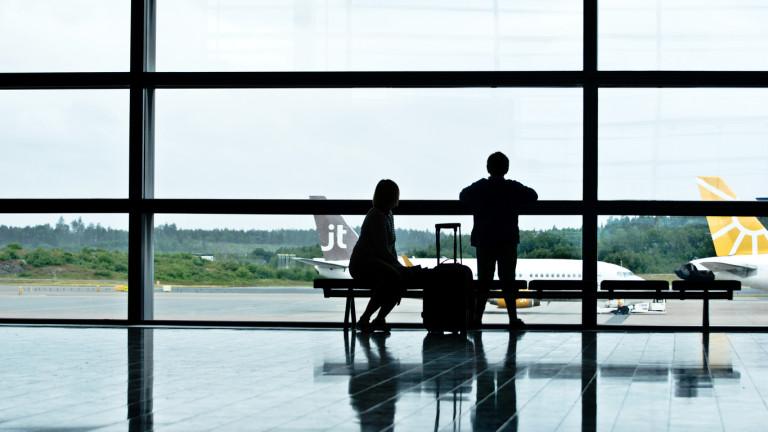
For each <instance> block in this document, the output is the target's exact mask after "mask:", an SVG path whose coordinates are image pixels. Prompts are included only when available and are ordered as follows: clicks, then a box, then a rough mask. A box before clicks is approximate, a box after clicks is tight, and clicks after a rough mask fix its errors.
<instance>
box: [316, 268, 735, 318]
mask: <svg viewBox="0 0 768 432" xmlns="http://www.w3.org/2000/svg"><path fill="white" fill-rule="evenodd" d="M472 286H473V289H474V290H475V291H477V290H478V289H479V286H480V283H479V281H477V280H473V281H472ZM502 286H503V283H502V282H501V281H498V280H494V281H492V282H491V287H490V291H489V295H488V298H495V299H500V298H504V294H503V292H502ZM314 287H315V288H317V289H322V290H323V296H324V297H325V298H345V299H346V304H345V308H344V329H345V330H347V329H349V328H350V327H352V328H354V326H355V325H356V324H357V314H356V311H355V299H356V298H370V297H371V292H372V291H371V288H372V287H371V286H370V285H366V284H365V283H364V282H361V281H359V280H354V279H315V281H314ZM514 289H515V290H517V294H516V295H515V298H518V299H524V298H525V299H538V300H544V299H546V300H583V298H584V295H583V294H584V293H583V282H582V281H581V280H532V281H531V282H530V283H526V281H522V280H517V281H515V283H514ZM740 289H741V282H738V281H722V280H714V281H695V282H694V281H683V280H679V281H673V282H672V286H671V287H670V284H669V283H668V282H667V281H620V280H605V281H602V283H601V284H600V290H598V291H597V298H598V299H599V300H617V299H653V300H702V301H703V307H702V326H703V327H704V328H709V300H733V292H734V291H738V290H740ZM403 298H424V290H423V288H422V287H417V286H413V287H406V290H405V293H404V294H403Z"/></svg>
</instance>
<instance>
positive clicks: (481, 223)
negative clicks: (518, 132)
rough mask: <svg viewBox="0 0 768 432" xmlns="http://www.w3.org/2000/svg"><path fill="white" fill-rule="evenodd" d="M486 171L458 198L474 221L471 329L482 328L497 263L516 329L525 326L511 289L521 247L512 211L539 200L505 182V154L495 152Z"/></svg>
mask: <svg viewBox="0 0 768 432" xmlns="http://www.w3.org/2000/svg"><path fill="white" fill-rule="evenodd" d="M487 168H488V174H490V176H489V177H488V178H484V179H480V180H478V181H476V182H474V183H472V184H471V185H469V186H467V187H466V188H464V190H462V191H461V194H459V200H460V201H461V202H462V203H463V204H464V205H465V206H466V207H467V208H468V209H469V210H470V211H471V212H472V215H473V217H474V226H473V228H472V237H471V243H472V246H474V247H475V251H476V254H477V279H478V280H479V281H481V285H480V292H479V293H478V296H477V304H476V311H475V312H476V313H475V320H476V321H475V323H474V325H476V326H477V327H479V326H480V325H481V324H482V319H483V312H485V303H486V302H487V301H488V290H489V289H490V287H489V285H490V281H492V280H493V274H494V271H495V270H496V264H497V263H498V267H499V279H500V280H501V281H503V282H509V283H510V284H509V286H507V285H505V286H504V288H503V291H504V301H505V302H506V304H507V313H508V314H509V326H510V328H511V329H515V328H520V327H522V326H523V325H524V323H523V321H522V320H520V319H519V318H518V317H517V307H516V305H515V295H514V290H513V289H512V282H514V281H515V268H516V267H517V244H518V243H520V229H519V228H518V226H517V214H516V213H515V209H516V207H517V206H518V205H519V204H523V203H528V202H533V201H536V200H537V199H538V198H539V196H538V195H537V194H536V191H534V190H533V189H531V188H529V187H527V186H524V185H523V184H521V183H519V182H517V181H514V180H508V179H505V178H504V176H505V175H506V174H507V171H509V159H507V157H506V156H505V155H504V153H501V152H496V153H493V154H492V155H490V156H488V163H487ZM483 282H487V283H488V284H483Z"/></svg>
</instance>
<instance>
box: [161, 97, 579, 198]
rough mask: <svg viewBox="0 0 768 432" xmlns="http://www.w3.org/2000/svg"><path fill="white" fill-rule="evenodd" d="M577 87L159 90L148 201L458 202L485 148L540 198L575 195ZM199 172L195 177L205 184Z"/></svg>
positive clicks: (480, 171)
mask: <svg viewBox="0 0 768 432" xmlns="http://www.w3.org/2000/svg"><path fill="white" fill-rule="evenodd" d="M581 110H582V100H581V90H580V89H311V90H305V89H295V90H285V89H281V90H250V89H249V90H242V89H241V90H158V92H157V116H156V128H157V139H156V151H157V153H156V165H155V166H156V181H155V184H156V188H157V189H156V196H158V197H163V198H297V199H300V198H307V197H308V196H309V195H324V196H327V197H328V198H359V199H370V197H371V192H372V190H373V185H375V184H376V182H377V181H378V180H379V179H382V178H391V179H394V180H395V181H396V182H397V183H398V184H399V185H400V190H401V198H402V199H456V198H458V194H459V191H460V190H461V189H462V188H464V187H465V186H467V185H469V184H470V183H472V182H473V181H475V180H477V179H479V178H481V177H486V176H487V175H488V174H487V172H486V159H487V157H488V155H489V154H491V153H492V152H494V151H499V150H501V151H504V152H505V153H506V154H507V155H508V156H509V158H510V160H511V162H510V173H509V176H508V177H510V178H514V179H517V180H519V181H521V182H522V183H524V184H526V185H529V186H531V187H533V188H534V189H536V190H537V191H538V193H539V198H540V199H564V200H573V199H580V198H581V192H582V191H581V188H582V186H581V183H582V177H581V168H582V156H581V155H582V146H581V142H582V125H581ZM203 174H204V175H203Z"/></svg>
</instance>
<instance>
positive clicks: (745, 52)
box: [0, 0, 768, 328]
mask: <svg viewBox="0 0 768 432" xmlns="http://www.w3.org/2000/svg"><path fill="white" fill-rule="evenodd" d="M765 18H766V9H765V8H764V7H763V5H762V4H761V3H760V2H759V1H757V0H740V1H726V0H707V1H703V2H701V1H699V2H694V1H689V0H670V1H666V0H665V1H663V2H662V1H656V2H653V1H651V2H648V1H640V0H637V1H634V0H601V1H597V0H583V1H569V0H544V1H534V0H524V1H518V0H496V1H491V0H483V1H470V0H455V1H453V0H452V1H437V0H418V1H394V2H371V1H358V0H354V1H337V0H330V1H314V0H307V1H293V2H290V1H281V0H258V1H248V2H243V1H235V0H221V1H215V2H214V1H197V0H194V1H191V0H110V1H93V0H66V1H48V0H34V1H16V0H5V1H2V2H1V4H0V150H2V157H0V279H2V280H1V281H0V282H2V283H0V285H2V286H0V295H2V296H3V302H2V306H0V319H24V318H27V319H33V320H42V319H74V320H82V319H118V320H122V319H123V318H126V320H125V321H124V322H131V323H146V322H152V321H153V320H163V321H176V322H178V323H184V322H198V323H199V322H200V321H210V322H214V321H222V322H225V321H229V322H231V321H251V322H261V323H266V324H273V323H276V322H278V323H279V322H291V323H292V324H296V323H297V322H302V321H303V322H322V323H323V324H324V325H327V324H328V323H340V322H341V319H342V312H343V308H344V301H343V300H339V299H325V298H323V297H322V294H321V293H320V292H319V291H318V290H314V289H313V288H311V281H312V279H314V278H316V277H318V276H319V275H322V272H321V271H320V269H319V268H318V266H317V262H319V260H317V259H318V258H323V259H325V258H326V257H325V256H324V255H323V249H324V248H326V247H327V246H328V245H327V244H325V243H324V242H325V240H324V239H327V238H334V239H335V241H337V242H338V241H340V240H342V239H341V237H339V236H342V237H343V236H344V235H350V234H349V233H352V232H354V231H356V230H357V229H358V228H359V225H360V224H361V221H362V216H361V215H363V214H365V212H366V211H367V210H368V208H369V207H370V202H371V196H372V192H373V188H374V185H375V184H376V182H377V181H378V180H379V179H381V178H391V179H394V180H395V181H396V182H398V183H399V185H400V188H401V192H402V194H401V198H402V202H401V206H400V207H399V208H398V209H397V210H396V226H397V228H398V231H397V233H398V234H397V237H398V243H397V252H398V254H400V255H401V256H404V257H406V258H407V259H409V260H412V261H413V260H416V261H418V260H425V261H424V262H436V261H437V256H436V255H437V253H436V250H435V247H434V238H433V236H434V231H433V230H434V224H435V223H436V222H448V221H458V222H461V223H462V225H463V229H464V238H463V240H464V243H465V244H464V246H465V249H464V252H465V258H467V259H468V262H470V263H471V262H472V261H471V260H472V259H473V258H474V251H473V250H472V248H471V247H470V246H469V237H468V236H469V233H470V231H471V229H472V224H473V220H472V218H471V216H470V215H469V214H468V212H467V209H466V208H464V207H462V206H461V204H460V203H459V202H458V200H457V197H458V193H459V192H460V190H461V189H462V188H463V187H465V186H466V185H468V184H470V183H471V182H473V181H475V180H477V179H479V178H481V177H484V176H485V175H486V172H485V161H486V158H487V156H488V155H489V154H490V153H491V152H494V151H503V152H505V153H506V154H507V155H508V156H509V157H510V159H511V164H510V173H509V177H510V178H514V179H517V180H520V181H521V182H523V183H524V184H526V185H529V186H531V187H533V188H534V189H536V190H537V192H538V194H539V201H538V202H536V203H534V204H532V205H528V206H523V207H520V214H521V215H520V219H519V220H520V228H521V231H522V234H521V243H520V245H519V248H518V252H519V257H520V260H519V262H518V270H519V271H518V276H517V277H518V278H520V279H525V280H539V279H566V280H567V279H572V280H577V281H581V282H582V286H583V290H582V298H583V301H566V300H568V299H552V300H551V301H541V302H539V304H535V305H534V304H531V305H526V304H525V302H522V303H520V305H521V306H520V315H521V316H522V317H523V318H524V319H525V320H526V322H528V323H530V324H532V325H534V324H555V325H564V324H582V325H584V326H585V327H587V328H592V327H595V326H600V325H609V326H610V325H615V324H624V325H632V324H641V325H642V324H658V325H662V326H697V325H699V324H700V322H701V321H700V319H701V315H700V313H699V311H700V309H699V307H700V305H701V302H700V301H698V300H690V301H688V300H686V301H684V302H672V301H670V302H668V303H667V304H666V309H665V312H664V313H660V314H657V315H650V314H647V315H639V314H630V315H628V316H626V317H623V316H620V314H616V313H615V312H617V309H618V306H623V305H617V304H606V303H605V302H604V301H602V300H598V299H597V297H598V289H597V287H598V283H599V282H600V281H602V280H604V279H610V278H611V277H625V278H630V279H634V278H638V277H639V278H644V279H664V280H673V279H675V278H677V277H678V276H679V275H678V274H677V273H676V272H675V270H676V269H678V267H679V266H680V265H683V264H686V263H688V262H697V261H696V260H698V259H705V258H717V259H720V258H722V257H725V258H727V259H728V260H731V261H733V260H740V259H742V258H744V257H746V258H745V259H747V260H748V261H749V260H752V261H754V263H753V264H749V263H748V264H747V265H742V266H741V267H739V269H737V272H738V271H741V272H743V273H744V275H743V276H745V277H742V278H741V279H740V280H741V281H742V283H743V285H744V290H743V291H742V292H741V293H740V294H739V295H738V296H737V298H736V299H735V300H734V301H724V302H713V304H712V307H711V309H712V324H713V325H722V326H734V325H736V326H762V325H764V324H765V323H764V322H763V320H762V319H761V318H760V317H761V316H762V315H764V313H763V311H764V310H765V304H767V303H765V299H764V291H765V286H768V284H766V285H763V284H764V282H763V279H762V276H760V274H761V272H760V271H759V269H760V268H761V266H762V262H763V260H764V259H765V258H766V256H768V233H766V232H765V228H763V227H764V226H765V220H764V218H760V216H762V215H768V199H766V198H768V190H766V189H764V188H763V187H762V185H765V184H766V182H768V174H766V173H768V145H766V140H768V126H766V125H768V104H766V102H765V101H766V99H767V96H768V93H766V92H767V91H768V90H767V89H768V63H766V58H768V57H766V56H765V55H763V53H764V52H766V47H767V46H768V45H767V44H768V33H767V32H766V31H767V30H766V29H768V27H767V26H765V25H763V24H764V22H765V21H766V20H765ZM321 198H325V199H324V200H323V199H321ZM722 201H728V203H723V202H722ZM726 205H727V207H726ZM315 215H333V217H334V218H340V217H341V216H343V217H344V218H345V219H346V222H345V223H346V226H345V228H344V232H343V233H341V232H340V231H337V229H338V226H339V224H340V223H341V222H339V219H334V220H333V222H328V221H326V223H324V224H323V223H320V224H318V222H317V221H318V217H313V216H315ZM612 215H614V216H612ZM624 215H629V216H624ZM658 215H668V216H658ZM707 216H709V217H707ZM60 218H62V219H61V220H60ZM331 228H332V230H333V232H332V233H331V232H330V231H329V230H330V229H331ZM344 239H346V237H345V238H344ZM345 241H346V240H345ZM444 241H445V242H447V241H448V239H447V238H446V239H444ZM345 244H347V243H345ZM752 261H750V262H752ZM730 264H733V263H730ZM532 266H533V267H532ZM542 266H543V267H542ZM335 268H337V269H338V271H341V272H345V271H346V268H345V265H343V263H342V264H341V265H339V266H337V267H335ZM713 269H715V270H714V272H715V276H716V277H717V278H720V279H727V278H729V277H731V276H729V274H728V272H729V271H730V273H733V271H734V269H733V267H727V266H720V267H717V266H715V267H713ZM729 269H730V270H729ZM755 275H757V277H756V278H755V277H754V276H755ZM62 285H67V286H68V287H69V288H67V290H64V291H61V290H59V291H56V289H58V288H59V287H61V286H62ZM40 287H51V289H48V291H45V290H43V291H45V292H43V291H41V290H40ZM72 287H74V288H80V289H81V290H80V291H77V290H75V289H73V288H72ZM73 293H75V294H73ZM365 301H366V300H364V299H360V300H358V305H357V308H358V313H359V309H361V308H362V307H363V306H364V305H365ZM534 303H535V302H534ZM498 306H499V305H498V302H497V303H496V304H492V305H488V308H487V309H486V316H485V318H484V319H485V322H486V323H489V324H504V323H505V322H506V314H505V312H504V310H503V308H500V307H498ZM529 306H530V307H529ZM420 308H421V305H420V303H419V301H418V300H407V301H405V302H404V303H403V305H401V307H400V308H398V309H396V310H395V312H394V313H393V315H392V318H393V319H392V320H393V321H394V322H400V323H407V324H414V323H418V322H419V321H420ZM622 310H626V309H622ZM657 312H658V311H657Z"/></svg>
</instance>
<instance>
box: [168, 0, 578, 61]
mask: <svg viewBox="0 0 768 432" xmlns="http://www.w3.org/2000/svg"><path fill="white" fill-rule="evenodd" d="M581 40H582V3H581V2H574V1H568V0H547V1H536V0H522V1H521V0H494V1H491V0H482V1H477V0H452V1H442V0H417V1H412V0H410V1H401V0H399V1H394V2H393V1H388V2H371V1H359V0H356V1H344V0H331V1H325V0H323V1H320V0H305V1H293V2H287V1H283V0H258V1H250V2H243V1H239V0H221V1H217V2H205V1H189V0H159V1H158V4H157V67H158V70H164V71H176V70H178V71H184V70H192V71H231V70H254V71H262V70H269V71H365V70H537V69H538V70H564V69H567V70H577V69H580V68H581V63H582V49H581V47H582V43H581Z"/></svg>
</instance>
